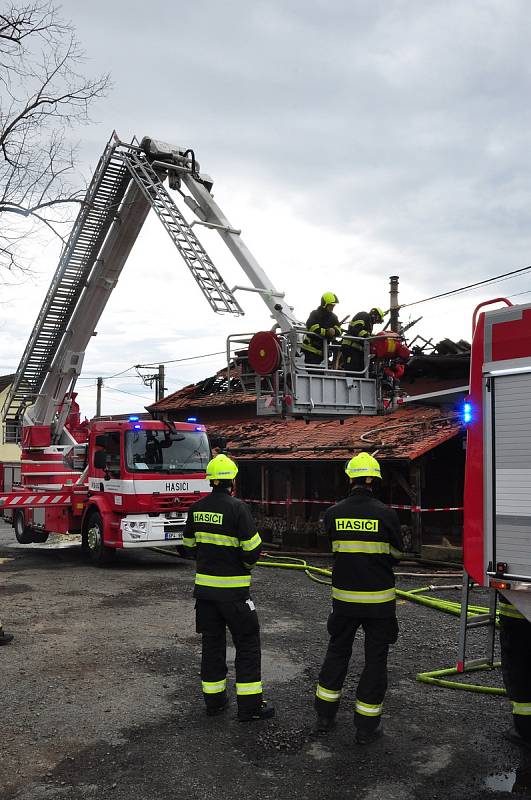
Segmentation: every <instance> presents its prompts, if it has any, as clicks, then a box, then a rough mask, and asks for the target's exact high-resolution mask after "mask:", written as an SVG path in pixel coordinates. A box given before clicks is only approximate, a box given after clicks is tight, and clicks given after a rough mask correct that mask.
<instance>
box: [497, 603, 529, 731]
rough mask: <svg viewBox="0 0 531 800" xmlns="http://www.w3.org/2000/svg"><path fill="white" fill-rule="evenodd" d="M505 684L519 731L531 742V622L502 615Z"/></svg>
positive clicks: (515, 725)
mask: <svg viewBox="0 0 531 800" xmlns="http://www.w3.org/2000/svg"><path fill="white" fill-rule="evenodd" d="M500 622H501V626H500V645H501V662H502V673H503V682H504V684H505V688H506V690H507V694H508V696H509V698H510V700H512V704H513V722H514V727H515V730H516V731H517V732H518V733H519V734H520V736H522V738H524V739H526V740H527V741H530V742H531V622H528V620H526V619H513V618H511V617H506V616H504V615H502V614H501V615H500Z"/></svg>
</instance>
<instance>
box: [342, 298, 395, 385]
mask: <svg viewBox="0 0 531 800" xmlns="http://www.w3.org/2000/svg"><path fill="white" fill-rule="evenodd" d="M384 317H385V311H383V309H381V308H376V307H374V308H371V310H370V311H368V312H367V311H358V313H357V314H354V316H353V317H352V319H351V320H350V322H349V324H348V329H347V336H349V337H350V336H356V337H358V338H360V339H366V338H368V337H369V336H372V330H373V327H374V325H380V324H381V323H382V322H383V321H384ZM341 358H342V362H343V369H345V370H348V371H349V372H363V369H364V367H365V359H364V346H363V342H357V341H355V340H352V339H350V338H348V339H347V338H345V337H343V339H342V340H341Z"/></svg>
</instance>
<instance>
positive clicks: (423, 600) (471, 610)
mask: <svg viewBox="0 0 531 800" xmlns="http://www.w3.org/2000/svg"><path fill="white" fill-rule="evenodd" d="M151 549H152V550H153V551H154V552H158V553H164V555H169V556H178V553H176V552H174V551H171V550H166V549H165V548H163V547H153V548H151ZM262 556H265V557H266V558H267V560H264V559H263V558H262V559H260V560H259V561H257V562H256V566H257V567H277V568H278V569H294V570H298V571H300V572H304V574H305V575H307V576H308V578H310V579H311V580H312V581H315V583H321V584H324V585H325V586H331V584H332V580H331V579H332V570H330V569H326V568H325V567H316V566H314V565H313V564H308V562H307V561H306V560H305V559H303V558H295V557H291V556H285V555H283V556H281V557H279V556H272V555H270V554H269V553H262ZM279 558H282V560H281V561H280V560H278V559H279ZM396 574H397V575H399V576H400V575H401V574H403V575H407V576H408V577H409V576H411V575H413V574H414V573H396ZM420 577H426V575H423V574H421V575H420ZM456 588H459V586H456V585H451V586H437V585H434V584H429V585H428V586H422V587H419V588H417V589H409V590H408V591H404V590H403V589H396V596H397V597H398V598H400V599H401V600H405V601H409V602H411V603H417V604H419V605H423V606H426V607H427V608H432V609H434V610H435V611H441V612H442V613H444V614H452V615H453V616H456V617H459V616H460V615H461V603H458V602H456V601H454V600H444V599H441V598H436V597H426V595H425V594H424V592H431V591H434V590H442V589H456ZM487 612H488V608H486V607H484V606H476V605H469V606H468V609H467V616H469V617H476V616H479V615H480V614H486V613H487ZM498 624H499V623H498V617H496V626H498ZM500 666H501V663H500V662H499V661H496V662H494V663H493V664H492V665H482V666H472V667H467V668H466V669H465V670H464V671H466V672H477V671H479V670H482V669H489V670H493V669H497V668H498V667H500ZM457 674H462V673H459V671H458V669H457V667H447V668H444V669H438V670H433V671H431V672H419V673H417V675H416V676H415V677H416V680H417V681H419V682H420V683H428V684H431V685H434V686H442V687H444V688H448V689H461V690H463V691H467V692H477V693H481V694H490V695H506V691H505V689H501V688H498V687H496V686H481V685H479V684H475V683H461V682H460V681H452V680H448V679H447V678H446V677H445V676H448V675H457Z"/></svg>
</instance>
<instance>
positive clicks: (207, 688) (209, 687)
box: [201, 678, 227, 694]
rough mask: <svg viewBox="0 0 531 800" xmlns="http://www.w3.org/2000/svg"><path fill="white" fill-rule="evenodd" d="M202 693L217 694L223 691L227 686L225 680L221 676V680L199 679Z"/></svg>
mask: <svg viewBox="0 0 531 800" xmlns="http://www.w3.org/2000/svg"><path fill="white" fill-rule="evenodd" d="M201 685H202V687H203V692H204V694H218V692H224V691H225V689H226V688H227V681H226V679H225V678H223V680H222V681H201Z"/></svg>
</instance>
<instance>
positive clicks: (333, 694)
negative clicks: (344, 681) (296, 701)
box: [315, 683, 341, 703]
mask: <svg viewBox="0 0 531 800" xmlns="http://www.w3.org/2000/svg"><path fill="white" fill-rule="evenodd" d="M315 696H316V697H318V698H319V700H326V702H327V703H337V702H338V701H339V698H340V697H341V691H336V690H335V689H325V688H324V686H321V684H319V683H318V684H317V689H316V691H315Z"/></svg>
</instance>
